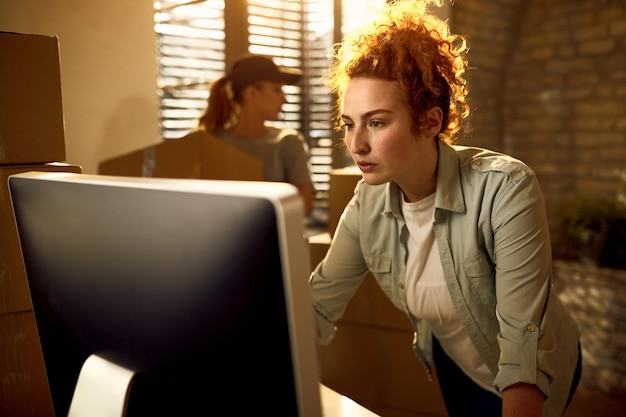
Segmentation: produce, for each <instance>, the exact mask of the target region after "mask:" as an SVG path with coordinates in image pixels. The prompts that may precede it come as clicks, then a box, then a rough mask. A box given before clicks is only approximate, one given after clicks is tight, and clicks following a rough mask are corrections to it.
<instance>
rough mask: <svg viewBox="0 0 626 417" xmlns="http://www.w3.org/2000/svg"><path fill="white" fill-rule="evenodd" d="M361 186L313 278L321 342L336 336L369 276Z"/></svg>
mask: <svg viewBox="0 0 626 417" xmlns="http://www.w3.org/2000/svg"><path fill="white" fill-rule="evenodd" d="M358 212H359V203H358V187H357V191H356V192H355V196H354V197H353V198H352V200H351V201H350V202H349V203H348V205H347V206H346V208H345V210H344V212H343V214H342V216H341V218H340V220H339V224H338V225H337V228H336V230H335V233H334V235H333V240H332V242H331V244H330V247H329V249H328V252H327V253H326V256H325V258H324V259H323V260H322V261H321V262H320V263H319V264H318V265H317V267H316V268H315V269H314V271H313V272H312V274H311V276H310V280H309V284H310V287H311V293H312V297H313V306H314V309H315V319H316V323H317V326H318V329H319V331H320V343H322V344H327V343H329V342H330V341H331V340H332V338H333V337H334V334H335V331H336V328H335V326H334V322H335V321H337V320H338V319H339V318H341V316H342V315H343V313H344V312H345V310H346V307H347V305H348V302H349V301H350V299H352V297H353V296H354V294H355V293H356V291H357V289H358V287H359V285H360V284H361V282H362V281H363V279H364V278H365V275H366V274H367V265H366V263H365V260H364V258H363V254H362V252H361V247H360V243H359V230H358V224H359V222H358Z"/></svg>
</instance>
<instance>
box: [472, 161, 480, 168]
mask: <svg viewBox="0 0 626 417" xmlns="http://www.w3.org/2000/svg"><path fill="white" fill-rule="evenodd" d="M480 164H481V162H480V161H474V162H472V165H474V166H475V167H479V166H480Z"/></svg>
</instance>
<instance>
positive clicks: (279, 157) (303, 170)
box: [215, 127, 313, 185]
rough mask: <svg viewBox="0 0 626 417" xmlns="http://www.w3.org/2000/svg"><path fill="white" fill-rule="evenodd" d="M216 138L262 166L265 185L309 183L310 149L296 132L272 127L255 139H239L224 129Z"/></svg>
mask: <svg viewBox="0 0 626 417" xmlns="http://www.w3.org/2000/svg"><path fill="white" fill-rule="evenodd" d="M215 136H216V137H217V138H218V139H220V140H222V141H224V142H226V143H229V144H231V145H233V146H235V147H237V148H239V149H241V150H242V151H244V152H246V153H248V154H250V155H252V156H255V157H257V158H259V159H260V160H261V161H262V162H263V179H264V180H265V181H277V182H288V183H291V184H294V185H297V184H309V183H312V182H313V181H312V179H311V170H310V166H309V147H308V145H307V143H306V141H305V140H304V136H303V135H302V134H301V133H300V132H298V131H297V130H292V129H282V130H281V129H278V128H275V127H271V128H270V129H269V131H268V132H267V134H265V135H264V136H260V137H258V138H241V137H239V136H236V135H235V134H234V133H233V132H232V130H230V129H224V130H221V131H219V132H217V133H216V134H215Z"/></svg>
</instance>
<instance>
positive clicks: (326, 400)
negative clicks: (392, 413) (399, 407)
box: [320, 384, 378, 417]
mask: <svg viewBox="0 0 626 417" xmlns="http://www.w3.org/2000/svg"><path fill="white" fill-rule="evenodd" d="M320 395H321V398H322V411H323V415H324V417H378V414H374V413H372V412H371V411H369V410H368V409H367V408H365V407H363V406H362V405H360V404H358V403H357V402H355V401H354V400H351V399H350V398H348V397H346V396H344V395H341V394H339V393H338V392H336V391H333V390H332V389H330V388H328V387H327V386H325V385H323V384H320Z"/></svg>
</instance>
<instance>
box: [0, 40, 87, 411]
mask: <svg viewBox="0 0 626 417" xmlns="http://www.w3.org/2000/svg"><path fill="white" fill-rule="evenodd" d="M64 160H65V135H64V121H63V107H62V100H61V76H60V67H59V46H58V39H57V38H56V37H52V36H43V35H28V34H19V33H8V32H0V416H11V417H21V416H37V417H38V416H45V417H47V416H53V415H54V414H53V411H52V402H51V399H50V392H49V390H48V382H47V379H46V373H45V368H44V362H43V356H42V351H41V345H40V343H39V337H38V335H37V327H36V324H35V318H34V314H33V308H32V303H31V299H30V293H29V290H28V282H27V279H26V272H25V270H24V265H23V261H22V252H21V250H20V245H19V239H18V235H17V230H16V227H15V221H14V217H13V209H12V206H11V201H10V196H9V190H8V184H7V180H8V177H9V176H10V175H13V174H17V173H20V172H27V171H62V172H75V173H80V172H81V167H80V166H77V165H70V164H67V163H63V162H61V161H64Z"/></svg>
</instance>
